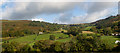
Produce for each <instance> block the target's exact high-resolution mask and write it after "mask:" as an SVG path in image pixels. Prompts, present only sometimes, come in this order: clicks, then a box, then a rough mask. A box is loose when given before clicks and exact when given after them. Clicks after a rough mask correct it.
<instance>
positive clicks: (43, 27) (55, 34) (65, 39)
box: [0, 15, 120, 53]
mask: <svg viewBox="0 0 120 53" xmlns="http://www.w3.org/2000/svg"><path fill="white" fill-rule="evenodd" d="M2 27H3V29H2V30H3V31H2V36H3V38H1V39H2V40H3V42H1V43H0V44H2V49H3V52H13V53H14V52H15V51H20V52H21V53H23V52H22V51H26V52H31V51H33V52H34V51H35V52H60V53H63V52H64V53H65V52H120V50H119V49H120V43H118V44H115V41H116V40H120V37H119V36H111V35H112V33H120V18H119V15H118V16H111V17H108V18H106V19H103V20H99V21H96V22H93V23H86V24H69V25H66V24H63V25H62V24H57V23H47V22H38V21H36V22H35V21H28V20H18V21H15V20H14V21H12V20H3V25H2ZM40 32H42V34H40Z"/></svg>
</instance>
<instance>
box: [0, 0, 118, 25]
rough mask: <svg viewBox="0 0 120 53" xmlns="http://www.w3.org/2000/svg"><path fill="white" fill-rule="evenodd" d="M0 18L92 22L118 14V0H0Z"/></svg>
mask: <svg viewBox="0 0 120 53" xmlns="http://www.w3.org/2000/svg"><path fill="white" fill-rule="evenodd" d="M0 1H1V2H0V12H1V13H0V19H4V20H37V21H45V22H50V23H58V24H79V23H90V22H94V21H97V20H100V19H105V18H107V17H108V16H111V15H117V14H118V0H106V1H104V0H91V1H90V0H76V1H73V0H66V1H64V0H59V1H58V0H39V1H38V0H36V1H33V0H21V1H18V0H0Z"/></svg>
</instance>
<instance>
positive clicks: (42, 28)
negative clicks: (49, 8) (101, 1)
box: [2, 20, 62, 37]
mask: <svg viewBox="0 0 120 53" xmlns="http://www.w3.org/2000/svg"><path fill="white" fill-rule="evenodd" d="M61 27H62V25H58V24H56V23H47V22H39V21H29V20H2V35H3V37H7V36H10V37H13V36H18V35H19V36H25V35H26V34H37V33H38V32H45V33H49V32H50V31H57V30H59V29H60V28H61Z"/></svg>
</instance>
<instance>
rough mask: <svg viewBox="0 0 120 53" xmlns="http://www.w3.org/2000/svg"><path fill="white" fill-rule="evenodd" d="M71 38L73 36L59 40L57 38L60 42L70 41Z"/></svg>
mask: <svg viewBox="0 0 120 53" xmlns="http://www.w3.org/2000/svg"><path fill="white" fill-rule="evenodd" d="M70 40H71V38H65V39H59V40H56V41H58V42H69V41H70Z"/></svg>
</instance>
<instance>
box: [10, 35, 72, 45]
mask: <svg viewBox="0 0 120 53" xmlns="http://www.w3.org/2000/svg"><path fill="white" fill-rule="evenodd" d="M50 35H55V37H56V40H55V41H60V42H66V41H69V40H71V39H70V38H68V37H69V36H68V35H67V34H63V33H53V34H42V35H38V36H37V35H28V36H24V37H19V38H14V39H11V40H8V41H9V42H11V41H15V42H18V43H24V44H26V43H29V44H30V45H33V43H34V42H35V41H38V40H49V37H50ZM61 36H62V37H64V38H65V39H58V38H59V37H61Z"/></svg>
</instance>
